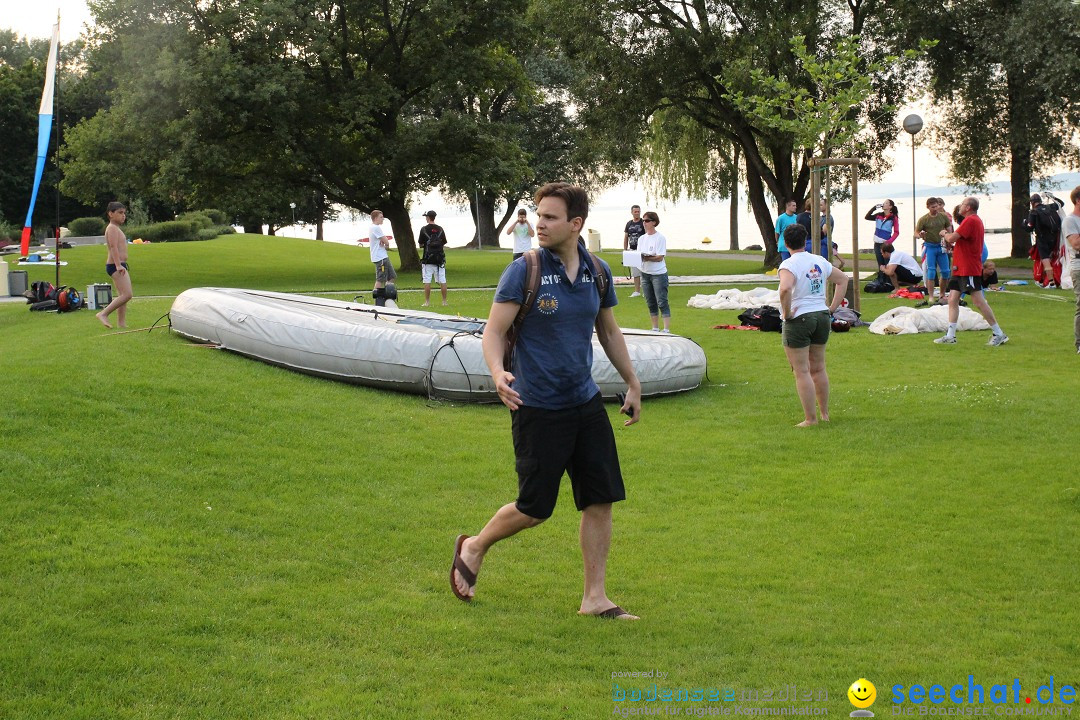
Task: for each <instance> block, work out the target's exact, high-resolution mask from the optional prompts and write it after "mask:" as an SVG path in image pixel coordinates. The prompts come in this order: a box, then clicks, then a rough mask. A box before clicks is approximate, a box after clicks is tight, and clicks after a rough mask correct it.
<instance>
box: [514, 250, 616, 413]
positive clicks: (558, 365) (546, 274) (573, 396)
mask: <svg viewBox="0 0 1080 720" xmlns="http://www.w3.org/2000/svg"><path fill="white" fill-rule="evenodd" d="M539 253H540V288H539V290H537V293H536V302H535V304H534V305H533V308H532V310H531V311H530V312H529V314H528V315H526V316H525V320H524V321H523V322H522V324H521V331H520V333H519V334H518V341H517V346H516V347H515V349H514V366H513V368H511V370H510V372H512V373H513V374H514V383H513V388H514V389H515V390H516V391H517V392H518V394H519V395H521V402H522V404H523V405H527V406H529V407H538V408H545V409H548V410H563V409H566V408H572V407H577V406H578V405H583V404H584V403H586V402H588V401H589V400H590V399H592V396H593V395H595V394H596V393H598V392H599V391H600V388H599V387H598V386H597V385H596V382H595V381H594V380H593V379H592V358H593V352H592V336H593V326H594V325H595V323H596V316H597V314H598V313H599V312H600V308H601V307H614V306H615V305H617V304H618V302H619V301H618V298H616V297H615V286H614V283H613V282H612V280H611V268H609V267H608V265H607V263H605V262H604V261H603V260H601V261H600V268H599V269H598V270H599V272H603V273H604V274H605V275H607V280H608V287H607V295H606V296H605V297H604V298H603V299H602V300H601V298H600V293H599V292H598V291H597V289H596V282H595V280H594V279H593V276H592V272H591V271H590V270H589V262H590V259H589V255H588V252H586V250H585V246H584V245H583V244H581V243H579V244H578V257H579V258H580V259H581V263H580V264H579V265H578V272H577V278H576V279H575V280H574V282H573V284H571V283H570V280H569V278H568V277H567V276H566V267H565V266H564V265H563V263H562V260H560V259H559V257H558V256H556V255H554V254H552V253H551V251H549V250H546V249H544V248H540V250H539ZM525 274H526V266H525V258H518V259H517V260H515V261H514V262H512V263H510V265H509V266H507V268H506V270H504V271H503V274H502V277H501V278H500V279H499V287H498V289H496V290H495V302H513V303H517V304H519V305H520V304H521V303H523V302H524V301H525Z"/></svg>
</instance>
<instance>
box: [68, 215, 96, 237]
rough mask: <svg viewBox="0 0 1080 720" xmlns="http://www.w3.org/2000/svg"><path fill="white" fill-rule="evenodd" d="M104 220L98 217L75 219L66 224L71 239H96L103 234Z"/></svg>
mask: <svg viewBox="0 0 1080 720" xmlns="http://www.w3.org/2000/svg"><path fill="white" fill-rule="evenodd" d="M105 225H106V223H105V220H104V219H102V218H99V217H81V218H75V219H74V220H72V221H71V222H69V223H68V226H67V227H68V230H69V231H70V232H71V235H72V237H97V236H98V235H104V234H105Z"/></svg>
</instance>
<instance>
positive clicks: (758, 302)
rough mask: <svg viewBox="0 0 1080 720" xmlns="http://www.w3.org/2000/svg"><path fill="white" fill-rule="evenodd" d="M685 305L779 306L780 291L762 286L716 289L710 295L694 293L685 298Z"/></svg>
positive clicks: (729, 307)
mask: <svg viewBox="0 0 1080 720" xmlns="http://www.w3.org/2000/svg"><path fill="white" fill-rule="evenodd" d="M686 305H687V307H692V308H700V309H702V310H742V309H744V308H755V307H761V306H762V305H772V306H773V307H776V308H779V307H780V292H779V291H778V290H770V289H768V288H763V287H756V288H754V289H753V290H717V291H716V292H715V293H713V294H712V295H695V296H694V297H692V298H690V299H689V300H687V302H686Z"/></svg>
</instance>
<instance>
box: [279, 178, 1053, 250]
mask: <svg viewBox="0 0 1080 720" xmlns="http://www.w3.org/2000/svg"><path fill="white" fill-rule="evenodd" d="M1059 194H1060V193H1059ZM943 197H944V199H945V207H946V208H947V209H948V210H949V211H950V212H951V211H952V208H953V207H954V206H955V205H958V204H959V203H960V201H961V200H962V199H963V197H964V196H963V195H951V196H943ZM607 199H608V198H606V197H605V196H604V195H601V197H600V198H599V202H598V203H597V204H596V205H594V206H593V207H592V208H591V209H590V214H589V218H588V220H587V222H586V224H585V228H586V230H589V229H592V230H596V231H598V232H599V233H600V243H601V247H602V248H603V249H604V250H614V249H620V248H621V247H622V234H623V227H624V226H625V224H626V221H627V220H629V219H630V211H629V204H619V205H615V204H612V203H610V202H609V203H606V204H605V200H607ZM884 199H885V197H879V196H875V195H868V194H866V193H860V201H859V245H860V246H861V247H863V248H870V247H872V246H873V233H874V224H873V223H872V222H869V221H866V220H863V219H862V217H863V216H864V215H865V214H866V212H867V211H868V210H869V209H870V208H871V207H873V206H874V205H875V204H876V203H879V202H881V201H882V200H884ZM892 199H893V200H894V201H895V202H896V206H897V209H898V211H899V213H900V222H901V226H900V236H899V237H898V238H897V245H898V246H899V248H900V249H902V250H905V251H909V252H910V251H911V249H912V247H913V243H912V239H911V238H912V235H913V234H914V230H915V228H914V225H915V219H918V217H920V216H921V215H923V214H924V213H925V212H926V198H925V197H922V196H920V197H917V198H916V203H917V205H918V212H917V213H916V214H915V219H913V218H912V211H911V208H912V201H911V196H910V194H909V195H908V197H907V198H906V199H905V198H903V197H899V196H893V197H892ZM979 200H980V203H981V207H980V209H979V215H980V216H981V217H982V218H983V222H984V223H985V225H986V228H987V230H990V229H992V228H1007V227H1008V226H1009V222H1010V220H1009V215H1010V212H1009V203H1010V197H1009V195H1008V194H1007V193H995V194H994V195H992V196H990V197H989V198H988V197H986V196H980V197H979ZM638 204H640V205H641V206H642V208H643V209H644V210H655V211H656V212H657V214H658V215H659V216H660V227H659V231H660V232H661V233H663V234H664V236H665V237H667V241H668V248H669V249H672V250H695V249H696V250H727V249H728V246H729V242H728V239H729V232H728V208H729V204H728V203H727V202H726V201H725V202H712V203H699V202H690V201H684V202H680V203H676V204H672V205H667V206H665V205H663V204H649V203H648V202H646V201H644V200H639V201H638ZM428 209H434V210H435V211H436V212H437V213H438V217H437V218H436V221H437V222H438V223H439V224H440V225H442V227H443V229H445V230H446V236H447V239H448V241H449V246H450V247H460V246H463V245H465V244H466V243H468V242H469V240H471V239H472V235H473V221H472V217H471V216H470V215H469V214H468V212H467V211H461V210H458V209H455V208H453V207H447V208H439V207H433V206H432V205H430V204H427V205H422V206H419V207H418V208H417V217H416V218H415V219H414V221H413V223H414V224H413V232H414V233H415V232H419V230H420V227H421V226H422V225H423V224H424V222H425V220H424V218H423V217H420V216H419V213H422V212H424V211H426V210H428ZM832 215H833V218H834V219H835V221H836V228H835V230H834V232H833V240H834V241H835V242H836V243H837V244H838V245H839V247H840V251H841V252H844V253H848V252H851V247H852V244H851V240H852V236H851V205H850V204H849V203H837V204H834V205H833V207H832ZM347 216H348V211H346V212H345V213H343V214H342V219H340V220H337V221H334V222H329V223H326V225H325V227H324V236H325V239H326V240H327V241H329V242H339V243H349V244H354V243H355V242H356V240H357V239H358V238H362V237H363V238H366V237H367V234H368V227H369V225H370V221H369V220H368V218H367V217H366V216H364V217H358V218H357V219H356V220H351V219H347ZM529 220H530V221H531V222H532V223H533V224H534V226H535V223H536V217H535V215H534V214H533V213H532V212H530V213H529ZM388 222H389V221H387V223H386V224H388ZM277 232H278V234H279V235H286V236H290V237H308V238H314V236H315V229H314V226H311V225H307V226H304V225H300V226H296V227H286V228H282V229H280V230H278V231H277ZM504 232H505V229H504ZM391 234H395V233H393V228H391ZM583 234H584V233H583ZM500 237H501V240H502V242H501V246H502V247H504V248H507V249H509V248H511V247H512V245H513V243H512V242H511V237H510V236H507V235H501V236H500ZM705 238H709V239H710V240H712V242H711V243H703V242H702V240H704V239H705ZM986 243H987V245H988V246H989V250H990V256H991V257H1007V256H1008V255H1009V250H1010V247H1011V243H1012V241H1011V236H1010V235H1009V234H1008V233H1001V234H995V233H989V232H988V233H987V235H986ZM748 245H762V239H761V236H760V234H759V233H758V231H757V225H756V224H755V223H754V217H753V214H752V213H751V212H750V211H749V210H748V209H747V208H746V207H745V206H744V207H743V210H742V211H741V212H740V214H739V246H740V247H741V248H746V247H747V246H748Z"/></svg>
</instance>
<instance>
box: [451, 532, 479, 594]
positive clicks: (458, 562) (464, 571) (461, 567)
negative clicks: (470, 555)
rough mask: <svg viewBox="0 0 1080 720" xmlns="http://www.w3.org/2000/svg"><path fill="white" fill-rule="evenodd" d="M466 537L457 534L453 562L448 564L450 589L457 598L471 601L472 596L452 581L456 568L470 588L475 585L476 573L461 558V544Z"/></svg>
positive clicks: (467, 537)
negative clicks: (459, 588)
mask: <svg viewBox="0 0 1080 720" xmlns="http://www.w3.org/2000/svg"><path fill="white" fill-rule="evenodd" d="M468 539H469V536H468V535H458V536H457V540H456V541H455V542H454V562H453V563H452V564H451V565H450V589H451V590H453V591H454V595H456V596H457V599H458V600H464V601H465V602H472V598H471V597H469V596H468V595H466V594H464V593H462V592H461V591H460V590H458V588H457V583H456V582H454V571H455V570H457V571H458V574H459V575H461V579H462V580H464V581H465V582H467V583H469V588H470V589H471V588H472V587H474V586H475V585H476V573H474V572H473V571H472V570H470V569H469V566H468V565H466V564H465V561H464V560H462V559H461V546H462V545H464V544H465V541H466V540H468Z"/></svg>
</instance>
